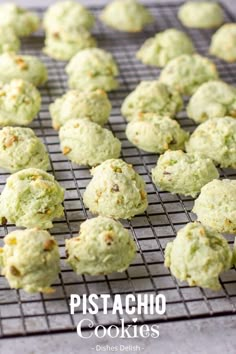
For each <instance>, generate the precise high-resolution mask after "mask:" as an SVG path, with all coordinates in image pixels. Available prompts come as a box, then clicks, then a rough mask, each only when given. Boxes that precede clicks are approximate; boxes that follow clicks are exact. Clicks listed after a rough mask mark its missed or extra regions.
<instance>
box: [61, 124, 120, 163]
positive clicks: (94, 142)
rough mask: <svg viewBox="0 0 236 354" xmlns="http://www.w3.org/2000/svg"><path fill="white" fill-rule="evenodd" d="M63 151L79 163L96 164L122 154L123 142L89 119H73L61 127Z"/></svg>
mask: <svg viewBox="0 0 236 354" xmlns="http://www.w3.org/2000/svg"><path fill="white" fill-rule="evenodd" d="M59 138H60V142H61V151H62V153H63V154H64V155H66V156H67V157H68V159H70V160H71V161H73V162H75V163H77V164H79V165H89V166H96V165H98V164H100V163H102V162H103V161H106V160H108V159H112V158H118V157H119V156H120V150H121V143H120V141H119V140H118V139H117V138H115V137H114V136H113V134H112V132H111V131H110V130H108V129H105V128H102V127H101V126H100V125H98V124H97V123H94V122H91V121H90V120H88V119H85V118H82V119H71V120H69V121H68V122H66V123H65V124H64V125H63V127H62V128H61V129H60V132H59Z"/></svg>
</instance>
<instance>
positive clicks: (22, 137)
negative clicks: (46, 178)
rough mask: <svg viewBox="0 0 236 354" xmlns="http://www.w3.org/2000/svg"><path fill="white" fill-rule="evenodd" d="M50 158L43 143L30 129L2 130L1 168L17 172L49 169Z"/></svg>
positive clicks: (0, 147)
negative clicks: (30, 169) (28, 169)
mask: <svg viewBox="0 0 236 354" xmlns="http://www.w3.org/2000/svg"><path fill="white" fill-rule="evenodd" d="M49 166H50V164H49V157H48V154H47V150H46V147H45V145H44V144H43V143H42V141H41V140H40V139H39V138H37V136H36V135H35V134H34V132H33V130H32V129H30V128H20V127H5V128H3V129H2V130H0V167H1V168H3V169H5V170H7V171H9V172H11V173H12V172H16V171H19V170H23V169H24V168H29V167H35V168H40V169H42V170H45V171H46V170H48V169H49Z"/></svg>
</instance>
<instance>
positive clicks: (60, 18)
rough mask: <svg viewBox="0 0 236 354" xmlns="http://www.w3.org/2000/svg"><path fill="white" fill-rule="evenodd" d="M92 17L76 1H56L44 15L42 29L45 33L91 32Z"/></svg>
mask: <svg viewBox="0 0 236 354" xmlns="http://www.w3.org/2000/svg"><path fill="white" fill-rule="evenodd" d="M94 21H95V19H94V16H93V15H92V14H91V13H90V12H89V11H88V10H87V9H86V8H85V7H84V6H83V5H81V4H79V3H78V2H77V1H70V0H66V1H60V2H58V1H56V3H55V4H53V5H51V6H49V8H48V9H47V11H46V12H45V14H44V18H43V27H44V29H45V30H46V32H59V33H60V32H61V30H65V31H67V32H70V31H77V32H79V31H80V30H81V29H83V28H84V29H87V30H91V29H92V27H93V25H94Z"/></svg>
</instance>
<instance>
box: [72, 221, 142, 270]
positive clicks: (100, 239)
mask: <svg viewBox="0 0 236 354" xmlns="http://www.w3.org/2000/svg"><path fill="white" fill-rule="evenodd" d="M66 251H67V254H68V257H67V262H68V263H69V264H70V266H71V267H72V268H73V270H74V271H75V272H76V273H77V274H89V275H106V274H110V273H113V272H124V271H125V270H126V269H127V268H128V267H129V265H130V263H132V261H133V260H134V258H135V255H136V245H135V242H134V241H133V239H132V237H131V235H130V233H129V232H128V230H126V229H125V228H124V227H123V225H122V224H121V223H120V222H118V221H115V220H113V219H110V218H107V217H104V216H98V217H97V218H93V219H89V220H86V221H85V222H83V223H82V224H81V225H80V232H79V234H78V236H76V237H73V238H70V239H68V240H66Z"/></svg>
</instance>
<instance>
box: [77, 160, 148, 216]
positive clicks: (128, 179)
mask: <svg viewBox="0 0 236 354" xmlns="http://www.w3.org/2000/svg"><path fill="white" fill-rule="evenodd" d="M91 174H92V176H93V178H92V180H91V181H90V183H89V184H88V185H87V187H86V190H85V192H84V197H83V200H84V203H85V205H86V206H87V207H88V208H89V210H90V211H91V212H92V213H94V214H99V215H103V216H108V217H112V218H114V219H119V218H121V219H130V218H132V217H133V216H134V215H137V214H141V213H143V212H144V211H145V210H146V209H147V206H148V202H147V193H146V191H145V183H144V181H143V179H142V178H141V177H140V176H139V175H138V173H136V172H135V171H134V169H133V167H132V165H128V164H127V163H126V162H124V161H123V160H120V159H111V160H106V161H105V162H103V163H102V164H101V165H99V166H97V167H95V168H93V169H92V170H91Z"/></svg>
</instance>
